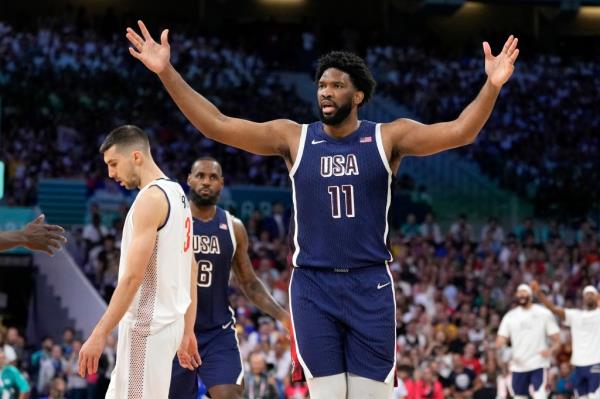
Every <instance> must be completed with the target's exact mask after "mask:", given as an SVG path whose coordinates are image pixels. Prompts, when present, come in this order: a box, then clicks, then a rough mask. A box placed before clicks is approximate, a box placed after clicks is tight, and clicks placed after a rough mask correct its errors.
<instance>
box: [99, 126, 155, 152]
mask: <svg viewBox="0 0 600 399" xmlns="http://www.w3.org/2000/svg"><path fill="white" fill-rule="evenodd" d="M113 145H121V146H131V145H135V146H139V147H141V149H143V150H144V151H146V152H150V139H148V135H147V134H146V133H144V131H143V130H142V129H140V128H139V127H137V126H134V125H123V126H119V127H118V128H116V129H115V130H113V131H112V132H110V133H109V134H108V136H106V138H105V139H104V142H103V143H102V145H101V146H100V153H101V154H104V153H105V152H106V151H107V150H108V149H109V148H110V147H112V146H113Z"/></svg>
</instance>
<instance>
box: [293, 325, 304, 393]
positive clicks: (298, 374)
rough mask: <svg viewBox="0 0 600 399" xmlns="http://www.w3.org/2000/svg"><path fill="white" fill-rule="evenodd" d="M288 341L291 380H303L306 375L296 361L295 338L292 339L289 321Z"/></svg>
mask: <svg viewBox="0 0 600 399" xmlns="http://www.w3.org/2000/svg"><path fill="white" fill-rule="evenodd" d="M289 327H290V341H291V348H290V351H291V354H292V382H304V381H306V377H305V376H304V370H303V369H302V365H301V364H300V362H299V361H298V353H297V352H296V340H295V339H294V326H293V325H292V323H290V326H289Z"/></svg>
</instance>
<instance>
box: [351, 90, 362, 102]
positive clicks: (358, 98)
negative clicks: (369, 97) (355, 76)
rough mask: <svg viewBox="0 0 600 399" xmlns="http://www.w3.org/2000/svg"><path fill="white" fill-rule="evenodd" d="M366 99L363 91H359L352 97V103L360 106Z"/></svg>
mask: <svg viewBox="0 0 600 399" xmlns="http://www.w3.org/2000/svg"><path fill="white" fill-rule="evenodd" d="M364 98H365V93H363V92H362V91H360V90H359V91H357V92H356V93H354V95H353V96H352V102H353V103H354V105H357V106H358V105H359V104H360V103H362V101H363V100H364Z"/></svg>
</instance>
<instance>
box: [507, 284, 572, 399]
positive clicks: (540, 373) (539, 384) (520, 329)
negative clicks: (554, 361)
mask: <svg viewBox="0 0 600 399" xmlns="http://www.w3.org/2000/svg"><path fill="white" fill-rule="evenodd" d="M515 295H516V299H517V304H518V306H517V307H515V308H514V309H512V310H510V311H509V312H508V313H506V314H505V315H504V317H503V318H502V321H501V322H500V327H499V328H498V336H497V337H496V350H497V351H498V354H500V351H501V350H502V349H503V348H504V347H505V346H506V345H507V343H508V340H509V339H510V343H511V347H512V358H511V360H510V364H509V370H510V371H511V372H512V382H511V388H512V389H511V394H512V396H513V397H514V398H515V399H526V398H528V397H529V395H531V397H532V398H533V399H546V397H547V393H546V382H547V378H546V377H547V376H546V374H547V369H548V367H550V358H551V357H552V355H553V354H555V353H557V352H558V348H559V346H560V335H559V333H560V331H559V329H558V325H557V324H556V320H554V316H552V313H550V312H549V311H548V309H546V308H544V307H543V306H540V305H537V304H534V303H533V297H532V292H531V288H530V287H529V286H528V285H527V284H521V285H519V287H518V288H517V293H516V294H515ZM548 338H549V339H550V341H551V347H550V348H548V344H547V343H546V341H547V339H548ZM498 358H500V355H499V356H498ZM499 362H500V360H499Z"/></svg>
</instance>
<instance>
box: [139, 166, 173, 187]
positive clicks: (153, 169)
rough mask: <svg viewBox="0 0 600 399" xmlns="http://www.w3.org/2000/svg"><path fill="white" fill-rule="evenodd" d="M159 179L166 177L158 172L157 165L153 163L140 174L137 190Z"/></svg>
mask: <svg viewBox="0 0 600 399" xmlns="http://www.w3.org/2000/svg"><path fill="white" fill-rule="evenodd" d="M161 177H163V178H166V175H165V174H164V173H163V172H162V170H160V168H159V167H158V165H156V164H155V163H154V162H152V164H150V165H148V166H147V167H145V168H143V169H142V170H141V173H140V186H139V187H138V188H140V189H141V188H143V187H146V186H147V185H148V184H150V183H151V182H153V181H154V180H156V179H160V178H161Z"/></svg>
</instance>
